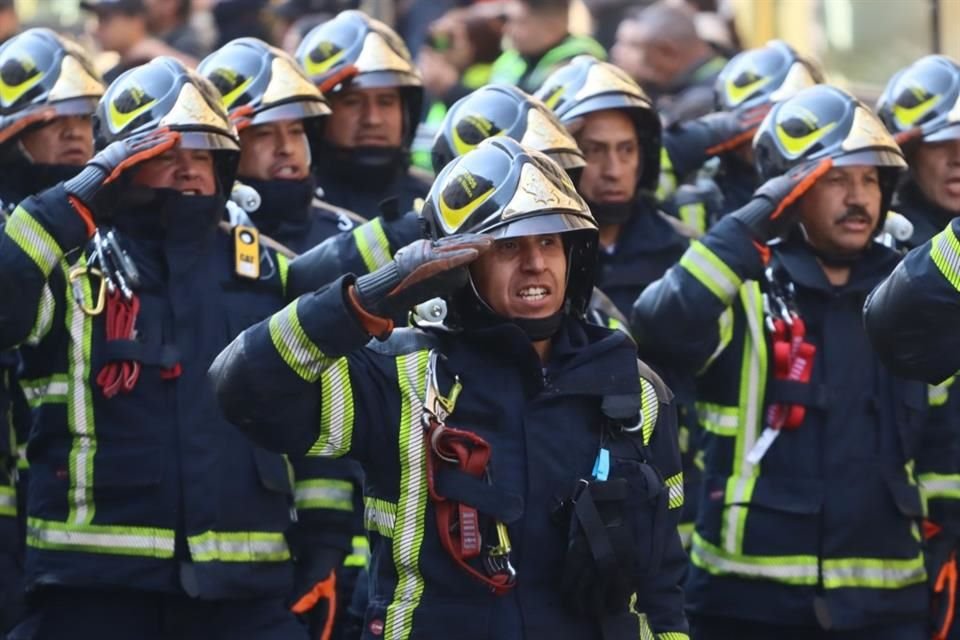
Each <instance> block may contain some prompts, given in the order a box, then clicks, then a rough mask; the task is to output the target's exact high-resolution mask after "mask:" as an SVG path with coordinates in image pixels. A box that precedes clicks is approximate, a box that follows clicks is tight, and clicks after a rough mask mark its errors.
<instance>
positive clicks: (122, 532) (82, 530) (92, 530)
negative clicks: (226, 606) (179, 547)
mask: <svg viewBox="0 0 960 640" xmlns="http://www.w3.org/2000/svg"><path fill="white" fill-rule="evenodd" d="M27 544H28V545H29V546H31V547H34V548H38V549H52V550H57V551H81V552H86V553H105V554H114V555H135V556H148V557H153V558H172V557H173V547H174V533H173V530H172V529H155V528H151V527H126V526H112V525H85V524H70V523H65V522H53V521H49V520H40V519H38V518H29V519H28V521H27Z"/></svg>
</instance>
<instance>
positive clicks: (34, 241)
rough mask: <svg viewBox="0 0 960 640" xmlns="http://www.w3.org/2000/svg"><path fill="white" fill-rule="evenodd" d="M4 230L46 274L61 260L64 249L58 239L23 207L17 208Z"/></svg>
mask: <svg viewBox="0 0 960 640" xmlns="http://www.w3.org/2000/svg"><path fill="white" fill-rule="evenodd" d="M3 230H4V233H6V234H7V236H8V237H9V238H10V239H11V240H13V242H14V244H16V245H17V246H18V247H20V250H21V251H23V252H24V253H25V254H27V256H29V257H30V259H31V260H33V263H34V264H35V265H37V268H38V269H40V271H41V273H43V275H44V276H49V275H50V272H51V271H53V268H54V267H55V266H57V263H58V262H60V257H61V256H62V255H63V251H61V250H60V246H59V245H58V244H57V241H56V240H54V239H53V236H51V235H50V234H49V233H47V230H46V229H44V228H43V226H42V225H41V224H40V223H39V222H37V221H36V220H34V219H33V217H32V216H31V215H30V214H29V213H27V210H26V209H24V208H23V207H17V208H16V210H15V211H14V212H13V215H11V216H10V219H9V220H7V223H6V224H5V225H4V227H3Z"/></svg>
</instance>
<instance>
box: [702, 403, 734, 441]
mask: <svg viewBox="0 0 960 640" xmlns="http://www.w3.org/2000/svg"><path fill="white" fill-rule="evenodd" d="M697 417H698V418H700V422H701V424H702V425H703V428H704V429H706V430H707V431H709V432H710V433H713V434H716V435H718V436H735V435H737V429H738V428H739V427H740V414H739V413H738V409H737V407H724V406H721V405H717V404H710V403H707V402H698V403H697Z"/></svg>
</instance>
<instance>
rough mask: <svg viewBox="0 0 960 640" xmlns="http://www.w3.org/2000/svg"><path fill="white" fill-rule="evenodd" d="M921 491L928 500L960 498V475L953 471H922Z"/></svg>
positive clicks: (920, 478) (920, 476) (919, 477)
mask: <svg viewBox="0 0 960 640" xmlns="http://www.w3.org/2000/svg"><path fill="white" fill-rule="evenodd" d="M917 480H919V482H920V493H921V494H923V497H924V499H926V500H935V499H938V498H940V499H944V498H947V499H952V500H957V499H960V475H958V474H953V473H949V474H948V473H943V474H941V473H921V474H920V475H919V476H918V477H917Z"/></svg>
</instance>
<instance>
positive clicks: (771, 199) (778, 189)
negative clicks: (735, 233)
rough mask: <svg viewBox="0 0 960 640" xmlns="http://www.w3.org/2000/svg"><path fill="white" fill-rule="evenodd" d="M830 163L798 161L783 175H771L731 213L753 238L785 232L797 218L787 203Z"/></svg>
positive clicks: (761, 239) (768, 237)
mask: <svg viewBox="0 0 960 640" xmlns="http://www.w3.org/2000/svg"><path fill="white" fill-rule="evenodd" d="M832 166H833V160H832V159H830V158H824V159H822V160H816V161H813V162H808V163H805V164H801V165H798V166H796V167H794V168H793V169H791V170H790V171H788V172H787V173H785V174H784V175H782V176H777V177H776V178H771V179H769V180H767V181H766V182H764V183H763V184H762V185H760V188H758V189H757V190H756V191H754V193H753V199H752V200H750V202H748V203H747V204H745V205H743V206H742V207H740V208H739V209H737V210H736V211H734V212H733V213H731V214H730V215H731V216H733V217H734V218H736V219H738V220H740V221H741V222H742V223H744V224H745V225H746V226H747V227H748V228H749V229H750V233H751V234H753V237H754V239H755V240H757V241H758V242H761V243H766V242H768V241H770V240H772V239H774V238H778V237H780V236H782V235H784V234H785V233H786V232H787V231H789V230H790V228H791V227H793V225H794V224H795V223H796V221H797V215H796V212H794V211H790V210H789V209H790V205H792V204H793V203H794V202H796V201H797V199H798V198H799V197H800V196H802V195H803V194H804V193H806V192H807V190H809V189H810V187H812V186H813V185H814V183H815V182H816V181H817V180H818V179H819V178H820V176H822V175H823V174H825V173H826V172H827V171H829V170H830V168H831V167H832Z"/></svg>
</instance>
